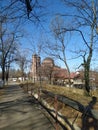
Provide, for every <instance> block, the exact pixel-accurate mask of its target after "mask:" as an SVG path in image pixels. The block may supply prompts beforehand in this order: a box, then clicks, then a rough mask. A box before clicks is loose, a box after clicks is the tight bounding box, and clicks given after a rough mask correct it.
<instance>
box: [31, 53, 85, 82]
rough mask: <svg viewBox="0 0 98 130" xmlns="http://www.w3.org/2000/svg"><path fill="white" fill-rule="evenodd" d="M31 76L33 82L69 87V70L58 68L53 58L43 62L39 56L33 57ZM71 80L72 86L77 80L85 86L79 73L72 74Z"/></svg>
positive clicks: (47, 58)
mask: <svg viewBox="0 0 98 130" xmlns="http://www.w3.org/2000/svg"><path fill="white" fill-rule="evenodd" d="M31 76H32V80H33V82H36V81H47V83H53V84H59V85H67V84H68V79H69V77H68V72H67V70H66V69H64V68H61V67H58V66H56V65H55V63H54V60H53V59H52V58H51V57H46V58H45V59H44V60H43V61H42V62H41V58H40V57H39V56H38V55H37V54H34V55H33V56H32V67H31ZM70 80H71V84H72V85H73V84H74V83H75V82H76V81H77V80H79V84H83V83H82V78H81V77H80V74H79V73H73V72H72V73H70Z"/></svg>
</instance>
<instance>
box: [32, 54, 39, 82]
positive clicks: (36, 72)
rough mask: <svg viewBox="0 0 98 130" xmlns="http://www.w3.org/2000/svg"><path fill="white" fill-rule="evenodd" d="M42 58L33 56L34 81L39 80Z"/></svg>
mask: <svg viewBox="0 0 98 130" xmlns="http://www.w3.org/2000/svg"><path fill="white" fill-rule="evenodd" d="M39 68H40V57H39V56H38V55H36V54H34V55H33V56H32V78H33V81H34V82H35V81H37V80H39Z"/></svg>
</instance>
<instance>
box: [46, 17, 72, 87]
mask: <svg viewBox="0 0 98 130" xmlns="http://www.w3.org/2000/svg"><path fill="white" fill-rule="evenodd" d="M64 24H65V23H64V20H63V19H62V18H61V17H59V16H57V17H55V18H54V19H53V20H52V22H51V31H52V34H53V36H54V38H55V41H54V43H53V44H50V43H47V50H49V51H46V53H49V54H50V55H51V56H52V57H54V58H56V59H59V60H61V61H62V62H63V63H64V65H65V68H66V69H67V74H68V79H69V85H70V83H71V82H70V68H69V66H68V63H67V58H66V50H67V45H68V41H67V40H66V39H67V37H66V33H65V32H62V33H61V31H62V28H64ZM45 50H46V49H45Z"/></svg>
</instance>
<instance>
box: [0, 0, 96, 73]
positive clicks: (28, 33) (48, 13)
mask: <svg viewBox="0 0 98 130" xmlns="http://www.w3.org/2000/svg"><path fill="white" fill-rule="evenodd" d="M32 1H33V0H32ZM39 1H40V4H41V5H42V6H43V8H42V10H41V11H42V12H43V13H44V15H43V17H41V22H39V24H38V23H33V22H32V21H31V19H30V18H29V19H28V17H27V14H26V13H27V12H26V10H23V9H21V12H22V11H24V12H25V20H24V22H23V24H22V25H21V30H22V33H23V35H24V37H22V38H21V39H20V43H21V48H22V49H25V50H27V51H28V54H27V55H28V58H29V59H32V54H33V53H38V47H37V46H38V45H39V42H41V43H42V44H43V41H44V42H45V41H47V40H49V41H50V42H51V43H50V44H52V43H53V42H55V40H54V37H53V35H52V33H51V30H50V23H51V21H52V19H53V18H54V17H55V15H56V14H60V13H62V14H65V13H69V12H70V13H74V12H75V10H72V9H71V8H68V7H65V5H64V3H63V2H61V1H62V0H39ZM71 1H72V0H71ZM6 2H7V1H3V2H2V3H4V4H6ZM73 2H74V0H73ZM18 4H19V3H18ZM20 4H22V3H20ZM24 7H25V6H24ZM37 12H38V13H39V10H37V11H36V13H37ZM31 14H32V12H31V13H30V16H31ZM64 22H66V23H67V24H68V26H70V25H71V19H68V18H65V19H64ZM67 24H66V25H67ZM86 31H87V30H86ZM85 37H87V36H86V34H85ZM66 40H67V42H68V43H69V44H68V48H67V52H66V58H67V59H69V60H68V61H67V62H68V65H69V67H70V68H71V70H72V71H76V69H77V68H78V66H80V64H81V63H82V58H78V59H72V57H73V56H74V54H73V53H69V50H70V51H72V50H74V49H75V50H78V49H81V48H83V47H85V46H84V44H83V42H82V39H81V36H80V35H79V34H78V33H75V35H73V33H72V34H69V36H68V37H67V38H66ZM94 55H96V54H94ZM47 56H48V55H46V54H44V52H41V59H42V60H43V59H44V58H45V57H47ZM48 57H49V56H48ZM96 57H97V56H96ZM55 62H56V64H57V65H59V66H61V67H63V68H64V67H65V65H64V63H63V62H61V61H60V60H58V59H55ZM91 65H92V68H94V67H97V64H96V62H95V61H94V62H92V64H91Z"/></svg>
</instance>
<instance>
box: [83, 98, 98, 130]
mask: <svg viewBox="0 0 98 130" xmlns="http://www.w3.org/2000/svg"><path fill="white" fill-rule="evenodd" d="M96 102H97V98H96V97H92V100H91V102H90V103H89V104H88V106H87V107H86V109H85V112H84V113H83V115H82V128H81V130H98V120H97V119H95V118H94V117H93V116H92V117H90V116H89V115H87V112H88V111H91V109H93V106H94V105H95V104H96Z"/></svg>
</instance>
